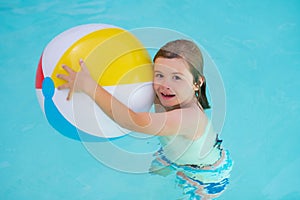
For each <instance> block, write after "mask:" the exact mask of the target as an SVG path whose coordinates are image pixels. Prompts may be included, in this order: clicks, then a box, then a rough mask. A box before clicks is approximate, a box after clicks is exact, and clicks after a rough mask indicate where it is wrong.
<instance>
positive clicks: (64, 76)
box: [56, 74, 71, 82]
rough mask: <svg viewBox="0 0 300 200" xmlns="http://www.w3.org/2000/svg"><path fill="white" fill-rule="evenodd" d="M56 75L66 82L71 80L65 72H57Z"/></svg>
mask: <svg viewBox="0 0 300 200" xmlns="http://www.w3.org/2000/svg"><path fill="white" fill-rule="evenodd" d="M56 77H57V78H59V79H62V80H64V81H67V82H70V80H71V78H70V76H69V75H65V74H57V75H56Z"/></svg>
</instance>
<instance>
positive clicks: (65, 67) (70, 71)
mask: <svg viewBox="0 0 300 200" xmlns="http://www.w3.org/2000/svg"><path fill="white" fill-rule="evenodd" d="M62 68H63V69H64V70H65V71H66V72H68V73H69V74H72V73H74V72H75V71H74V70H73V69H71V68H70V67H69V66H67V65H62Z"/></svg>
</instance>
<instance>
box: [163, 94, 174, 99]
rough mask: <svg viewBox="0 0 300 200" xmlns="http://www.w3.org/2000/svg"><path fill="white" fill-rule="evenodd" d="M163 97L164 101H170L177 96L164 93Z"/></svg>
mask: <svg viewBox="0 0 300 200" xmlns="http://www.w3.org/2000/svg"><path fill="white" fill-rule="evenodd" d="M161 96H162V97H163V98H164V99H170V98H173V97H175V94H164V93H161Z"/></svg>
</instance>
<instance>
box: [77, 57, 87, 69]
mask: <svg viewBox="0 0 300 200" xmlns="http://www.w3.org/2000/svg"><path fill="white" fill-rule="evenodd" d="M79 64H80V67H81V70H84V71H88V68H87V66H86V64H85V62H84V61H83V60H82V59H79Z"/></svg>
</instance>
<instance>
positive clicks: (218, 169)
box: [151, 123, 233, 199]
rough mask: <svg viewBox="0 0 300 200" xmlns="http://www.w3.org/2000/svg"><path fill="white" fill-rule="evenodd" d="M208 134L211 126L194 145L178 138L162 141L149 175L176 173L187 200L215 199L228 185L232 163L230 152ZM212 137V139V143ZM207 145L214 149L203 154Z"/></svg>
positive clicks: (173, 137) (164, 138)
mask: <svg viewBox="0 0 300 200" xmlns="http://www.w3.org/2000/svg"><path fill="white" fill-rule="evenodd" d="M210 131H213V130H212V128H211V123H209V124H208V125H207V127H206V130H205V133H204V134H203V135H202V136H201V137H200V138H199V139H197V140H195V141H192V140H189V139H187V138H185V137H184V136H179V135H178V136H167V137H161V138H160V142H161V144H162V148H161V149H160V150H159V151H158V152H156V153H155V155H154V156H155V159H154V161H153V162H152V167H151V173H157V174H161V175H165V174H164V173H165V172H163V173H161V171H165V170H166V169H168V170H166V171H170V172H171V171H176V172H177V173H176V178H177V180H178V184H179V186H180V187H182V188H183V190H184V193H185V194H187V195H189V196H190V199H202V198H206V197H207V195H211V196H213V197H218V196H219V195H220V194H221V193H222V192H223V191H224V190H225V188H226V186H227V185H228V183H229V176H230V172H231V170H232V166H233V161H232V160H231V158H230V154H229V151H228V150H225V149H223V148H222V147H221V142H222V141H221V140H219V139H218V137H217V135H216V134H209V133H210ZM212 136H213V137H215V139H213V140H211V139H210V137H212ZM210 142H213V145H211V146H213V147H212V148H211V149H210V150H208V151H207V150H206V151H207V152H205V149H207V148H205V145H207V143H210ZM209 146H210V144H209ZM170 172H168V173H170Z"/></svg>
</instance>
